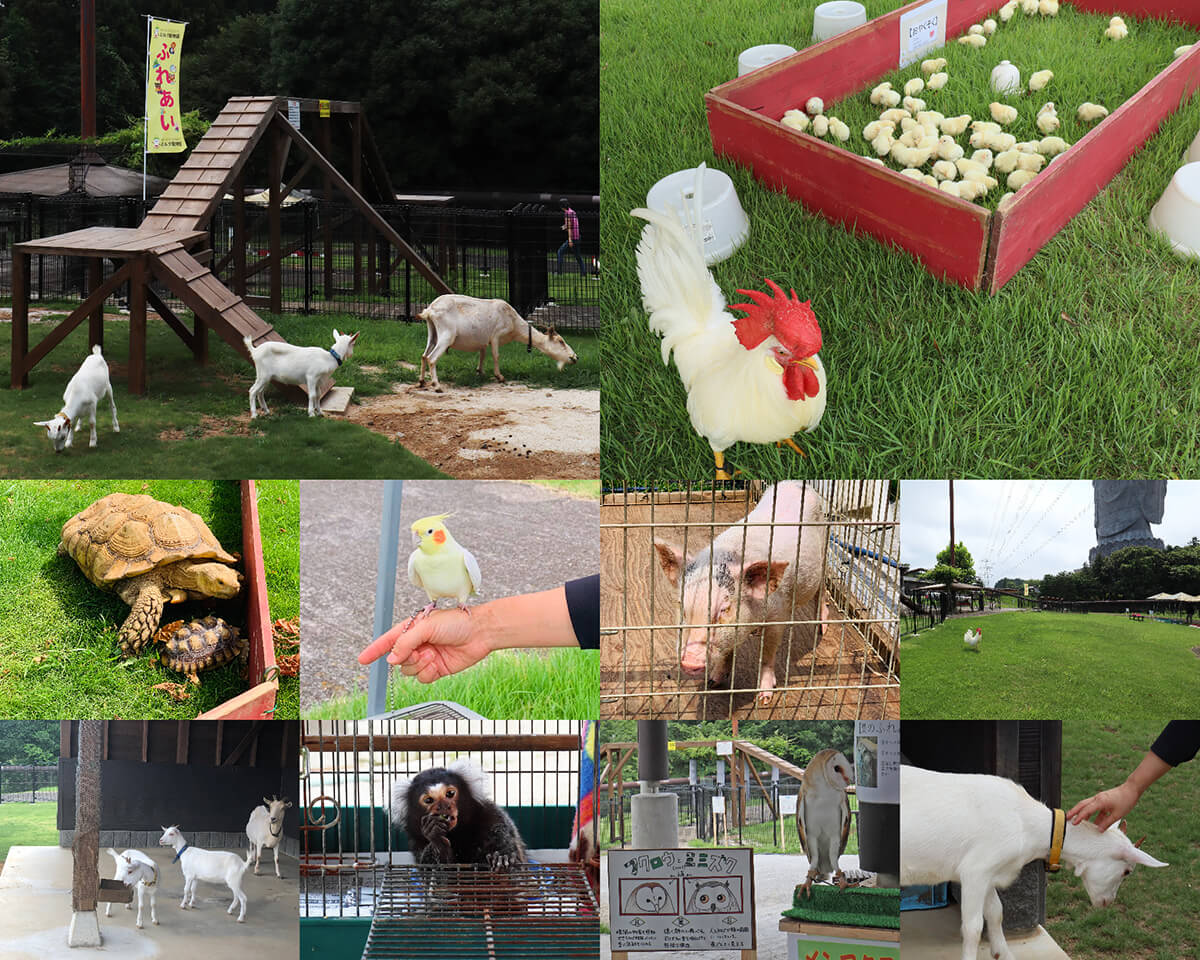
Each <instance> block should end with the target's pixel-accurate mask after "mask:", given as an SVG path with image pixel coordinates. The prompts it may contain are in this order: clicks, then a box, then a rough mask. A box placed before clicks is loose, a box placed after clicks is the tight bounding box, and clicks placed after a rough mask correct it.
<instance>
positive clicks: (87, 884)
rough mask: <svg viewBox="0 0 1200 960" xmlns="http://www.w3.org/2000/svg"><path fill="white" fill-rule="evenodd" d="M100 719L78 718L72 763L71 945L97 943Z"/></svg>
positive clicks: (68, 939) (94, 944)
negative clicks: (74, 758) (73, 763)
mask: <svg viewBox="0 0 1200 960" xmlns="http://www.w3.org/2000/svg"><path fill="white" fill-rule="evenodd" d="M103 722H104V721H102V720H80V721H79V753H78V756H77V758H76V762H75V842H74V843H73V844H72V845H71V847H72V873H71V911H72V916H71V928H70V932H69V933H68V935H67V943H68V944H69V945H70V946H73V947H83V946H92V947H95V946H99V945H100V925H99V919H98V918H97V916H96V895H97V894H98V893H99V892H100V796H101V788H100V738H101V724H102V723H103Z"/></svg>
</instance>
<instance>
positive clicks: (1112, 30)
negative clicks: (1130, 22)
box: [1104, 17, 1129, 40]
mask: <svg viewBox="0 0 1200 960" xmlns="http://www.w3.org/2000/svg"><path fill="white" fill-rule="evenodd" d="M1104 35H1105V36H1106V37H1108V39H1109V40H1124V39H1125V38H1126V37H1127V36H1129V28H1128V27H1126V26H1125V21H1124V20H1122V19H1121V18H1120V17H1113V18H1112V19H1111V20H1109V21H1108V29H1107V30H1105V31H1104Z"/></svg>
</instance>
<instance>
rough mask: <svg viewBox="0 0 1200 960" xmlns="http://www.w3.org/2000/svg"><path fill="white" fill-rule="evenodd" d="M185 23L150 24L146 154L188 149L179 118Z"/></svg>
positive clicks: (151, 22) (155, 21) (154, 21)
mask: <svg viewBox="0 0 1200 960" xmlns="http://www.w3.org/2000/svg"><path fill="white" fill-rule="evenodd" d="M184 26H185V24H182V23H172V22H170V21H166V20H151V21H150V48H149V51H148V55H149V64H148V69H147V76H146V152H147V153H178V152H179V151H181V150H186V149H187V142H186V141H185V140H184V138H183V124H182V122H181V120H180V117H179V58H180V54H181V52H182V49H183V29H184Z"/></svg>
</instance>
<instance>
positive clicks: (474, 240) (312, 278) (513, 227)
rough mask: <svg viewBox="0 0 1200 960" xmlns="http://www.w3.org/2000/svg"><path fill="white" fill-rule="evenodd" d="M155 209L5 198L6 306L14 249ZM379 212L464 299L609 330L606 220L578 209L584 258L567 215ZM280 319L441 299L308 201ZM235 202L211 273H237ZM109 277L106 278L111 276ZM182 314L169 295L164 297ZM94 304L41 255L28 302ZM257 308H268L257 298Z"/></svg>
mask: <svg viewBox="0 0 1200 960" xmlns="http://www.w3.org/2000/svg"><path fill="white" fill-rule="evenodd" d="M152 204H153V201H147V202H145V203H144V202H143V201H142V200H141V199H140V198H129V197H106V198H87V197H83V198H80V197H73V196H72V197H33V196H29V195H24V194H22V195H14V194H2V195H0V296H3V297H9V296H11V295H12V245H13V244H14V243H20V242H22V241H25V240H31V239H36V238H40V237H47V236H54V235H56V234H60V233H66V232H69V231H71V230H78V229H82V228H84V227H90V226H112V227H136V226H137V225H138V224H140V223H141V221H142V218H143V217H144V216H145V213H146V210H147V209H149V207H150V206H151V205H152ZM376 210H377V211H378V212H379V213H380V214H381V215H382V216H383V217H384V218H385V219H386V220H387V221H388V223H389V224H391V226H392V227H394V228H395V229H396V231H397V232H398V233H399V234H400V235H401V236H402V237H403V238H404V239H405V241H406V242H407V243H408V244H409V245H410V246H412V247H413V248H414V249H415V250H416V251H417V252H418V253H419V254H420V255H421V257H422V258H423V259H424V260H425V261H426V262H427V263H429V264H430V265H431V266H432V267H433V268H434V269H435V270H436V271H437V272H438V273H439V274H440V275H441V276H442V278H443V279H444V280H445V281H446V282H447V283H448V284H449V285H450V287H451V288H452V289H453V290H455V291H456V292H457V293H462V294H466V295H468V296H472V297H482V298H487V299H491V298H498V299H502V300H507V301H508V302H510V303H511V304H512V305H513V306H514V307H515V308H516V309H517V311H518V312H519V313H520V314H521V315H522V316H524V317H526V318H527V319H529V320H532V321H533V322H534V323H538V324H542V325H547V324H550V323H554V324H555V325H556V326H557V327H559V328H560V329H564V330H588V329H598V328H599V326H600V261H599V213H598V211H595V210H590V211H588V210H585V211H579V222H580V233H581V238H580V242H579V244H578V247H579V249H578V255H576V252H575V251H572V250H570V249H567V250H564V251H562V256H561V257H560V256H559V255H558V253H559V249H560V247H561V246H562V244H563V241H564V240H565V238H566V235H565V233H564V232H563V231H562V229H561V226H562V219H563V218H562V213H561V212H560V211H558V210H555V209H552V208H546V207H542V206H540V205H535V204H520V205H518V206H517V207H514V208H512V209H510V210H479V209H468V208H457V207H440V206H424V205H417V204H393V205H386V206H377V207H376ZM280 219H281V231H282V251H283V257H282V264H281V276H282V282H281V287H282V291H281V292H282V309H283V311H284V312H287V313H341V314H349V315H352V316H368V317H381V318H392V319H400V320H412V319H413V318H414V317H415V316H416V314H418V313H419V312H420V311H421V310H422V309H424V307H425V306H426V305H427V304H428V303H429V302H430V301H431V300H432V299H433V298H434V297H436V296H437V294H436V292H435V291H434V290H433V289H432V288H431V287H430V286H429V284H428V283H427V282H426V281H425V280H424V279H423V278H422V277H421V276H420V274H419V273H417V271H415V270H414V269H412V267H411V265H410V264H409V263H408V262H407V261H406V260H404V259H403V258H402V257H398V256H397V255H396V251H395V250H393V249H392V248H391V247H390V246H389V245H388V243H387V242H386V241H385V240H384V239H383V238H382V237H381V236H380V235H379V234H378V232H376V231H374V230H373V229H372V228H371V227H370V225H369V224H368V223H367V221H366V220H365V218H363V217H362V215H361V214H360V213H359V212H358V211H357V210H355V209H354V208H353V207H352V206H350V205H349V204H344V203H336V202H326V201H317V200H313V199H301V200H300V201H299V202H296V203H293V204H291V205H289V206H286V207H284V208H283V210H282V211H281V218H280ZM233 224H234V217H233V202H232V200H226V201H225V202H224V203H223V204H222V205H221V207H220V208H219V209H218V211H217V212H216V214H215V215H214V216H213V218H212V221H211V225H210V227H209V230H210V233H211V240H212V250H213V266H214V272H215V273H217V274H218V276H220V277H221V278H222V280H224V281H225V282H226V283H227V284H228V283H230V282H231V279H232V276H233V270H234V265H233V261H234V252H233V251H232V250H231V246H232V243H233ZM245 224H246V248H247V249H246V270H247V284H246V293H247V296H248V297H249V298H258V297H261V298H267V297H269V295H270V271H269V270H267V269H265V267H266V260H265V258H266V256H267V253H268V249H269V245H270V241H269V223H268V220H267V212H266V207H265V206H256V205H254V204H252V203H247V204H246V211H245ZM107 272H108V271H107V269H106V275H107ZM158 292H159V293H160V295H161V296H162V297H163V299H164V300H166V301H167V302H168V303H169V304H171V305H172V306H179V304H178V301H175V300H173V298H172V297H171V296H170V294H169V292H168V291H167V290H165V288H164V289H162V290H159V291H158ZM84 296H86V269H85V264H84V261H83V260H82V259H81V258H78V257H59V256H35V257H34V258H33V262H32V265H31V276H30V297H31V300H32V301H34V302H35V303H37V302H41V303H55V304H60V303H63V302H67V303H70V302H72V301H78V300H81V299H83V297H84ZM250 302H251V304H252V305H254V306H258V307H260V308H261V307H262V306H263V305H264V304H263V303H262V302H260V301H258V300H255V299H251V301H250Z"/></svg>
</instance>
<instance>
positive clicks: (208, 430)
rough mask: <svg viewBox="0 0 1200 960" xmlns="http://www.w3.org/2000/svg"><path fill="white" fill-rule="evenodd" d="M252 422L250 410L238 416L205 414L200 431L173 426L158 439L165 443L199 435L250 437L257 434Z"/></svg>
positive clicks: (162, 432)
mask: <svg viewBox="0 0 1200 960" xmlns="http://www.w3.org/2000/svg"><path fill="white" fill-rule="evenodd" d="M255 432H256V431H255V429H254V427H253V425H252V424H251V422H250V411H248V410H247V411H246V412H245V413H241V414H238V415H237V416H236V417H213V416H209V415H208V414H204V415H203V416H202V417H201V418H200V427H199V432H198V433H197V432H195V431H192V432H188V431H184V430H180V429H178V428H176V427H171V428H170V429H168V430H163V431H161V432H160V433H159V435H158V439H159V440H160V441H162V442H163V443H175V442H177V441H180V440H187V439H189V438H193V439H194V438H196V437H197V436H198V437H250V436H253V435H254V434H255Z"/></svg>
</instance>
